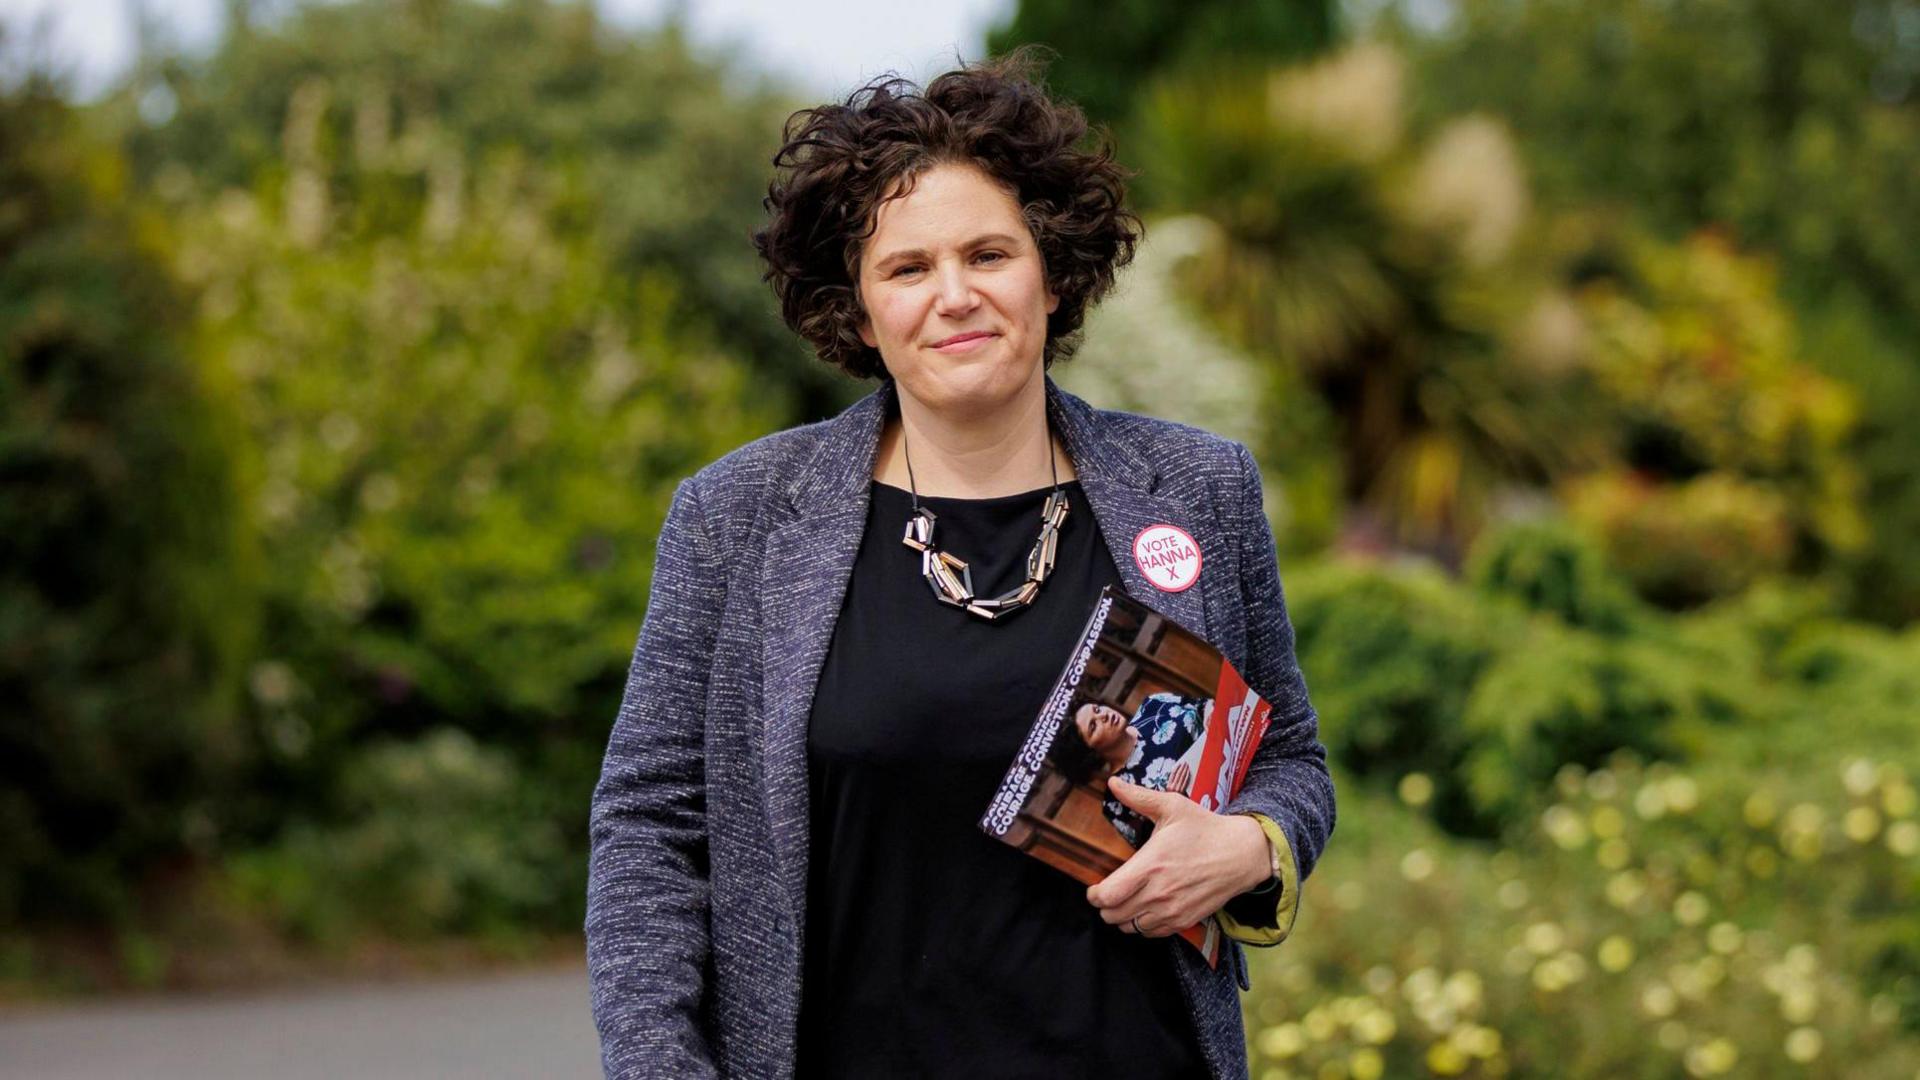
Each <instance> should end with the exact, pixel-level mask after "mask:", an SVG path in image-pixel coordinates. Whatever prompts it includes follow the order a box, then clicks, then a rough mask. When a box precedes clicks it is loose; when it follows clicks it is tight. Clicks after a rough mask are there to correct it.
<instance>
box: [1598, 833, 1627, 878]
mask: <svg viewBox="0 0 1920 1080" xmlns="http://www.w3.org/2000/svg"><path fill="white" fill-rule="evenodd" d="M1632 860H1633V849H1632V848H1630V847H1628V846H1627V842H1626V841H1625V840H1622V839H1620V838H1619V837H1617V836H1615V837H1612V838H1610V839H1607V840H1603V841H1601V843H1600V847H1599V849H1598V850H1597V851H1595V852H1594V861H1595V862H1598V863H1599V864H1600V867H1601V869H1604V870H1618V869H1620V868H1621V867H1624V866H1626V865H1627V863H1629V862H1631V861H1632Z"/></svg>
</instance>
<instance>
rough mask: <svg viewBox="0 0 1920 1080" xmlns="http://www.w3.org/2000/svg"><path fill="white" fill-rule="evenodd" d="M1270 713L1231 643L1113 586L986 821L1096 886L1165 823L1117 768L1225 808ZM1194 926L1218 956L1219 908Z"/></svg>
mask: <svg viewBox="0 0 1920 1080" xmlns="http://www.w3.org/2000/svg"><path fill="white" fill-rule="evenodd" d="M1269 713H1270V706H1269V705H1268V703H1267V702H1265V701H1263V700H1261V698H1260V697H1259V696H1258V695H1257V694H1255V693H1253V691H1252V690H1250V689H1249V688H1248V687H1247V684H1246V682H1245V681H1244V680H1243V679H1242V678H1241V677H1240V673H1239V672H1238V671H1236V670H1234V667H1233V665H1232V664H1230V663H1228V662H1227V661H1226V659H1225V658H1224V657H1223V656H1221V654H1220V652H1219V650H1217V649H1215V648H1214V647H1213V646H1212V645H1210V644H1208V643H1207V642H1206V641H1205V640H1204V639H1202V638H1201V637H1199V636H1198V635H1196V634H1194V633H1192V632H1191V631H1189V630H1187V629H1186V628H1185V627H1182V626H1180V625H1179V624H1178V623H1175V622H1174V621H1173V620H1171V619H1168V618H1167V617H1166V616H1164V615H1162V614H1160V613H1159V612H1157V611H1154V610H1153V609H1152V608H1149V607H1147V606H1146V605H1144V604H1141V603H1140V602H1138V601H1136V600H1134V599H1133V598H1132V597H1130V596H1128V595H1127V594H1126V593H1125V592H1122V591H1120V590H1118V589H1115V588H1113V587H1108V588H1107V589H1106V590H1105V591H1103V592H1102V594H1101V596H1100V598H1099V600H1098V602H1097V603H1096V604H1095V605H1094V610H1093V613H1092V615H1091V616H1090V617H1089V618H1088V621H1087V628H1086V631H1085V632H1084V633H1083V634H1082V635H1081V637H1080V639H1079V641H1078V643H1077V644H1076V646H1075V649H1074V652H1073V654H1072V655H1071V656H1069V657H1068V658H1067V660H1066V665H1065V669H1064V670H1063V671H1062V673H1061V676H1060V679H1059V681H1058V682H1057V683H1056V684H1055V686H1054V689H1053V692H1052V693H1051V694H1049V695H1048V697H1047V700H1046V702H1044V703H1043V704H1042V706H1041V709H1040V715H1039V717H1038V718H1037V719H1036V720H1035V722H1034V726H1033V728H1032V730H1031V731H1030V732H1029V733H1028V737H1027V740H1026V742H1025V744H1024V745H1023V747H1022V749H1021V752H1020V754H1019V755H1018V756H1017V757H1016V758H1015V760H1014V762H1013V765H1012V767H1011V768H1010V769H1009V770H1008V771H1007V776H1006V779H1005V780H1004V781H1002V783H1001V785H1000V788H999V790H998V792H996V794H995V796H994V799H993V801H992V803H991V804H990V805H989V807H988V810H987V813H986V815H985V817H983V818H982V819H981V822H980V827H981V828H982V829H984V830H985V831H986V832H987V833H988V834H990V835H992V836H996V837H999V838H1000V839H1001V840H1003V841H1005V842H1006V843H1008V844H1011V845H1013V846H1014V847H1016V848H1019V849H1020V850H1022V851H1025V852H1027V853H1028V854H1030V855H1033V856H1034V857H1035V858H1038V859H1040V860H1041V861H1043V862H1045V863H1047V864H1048V865H1051V866H1054V867H1056V868H1058V869H1060V870H1062V871H1064V872H1065V873H1067V874H1069V875H1071V876H1072V877H1073V878H1075V879H1076V880H1078V881H1081V882H1084V883H1086V884H1089V885H1091V884H1094V883H1096V882H1098V881H1100V880H1102V879H1104V878H1105V877H1106V876H1107V875H1108V874H1111V873H1112V872H1113V871H1114V870H1116V869H1118V868H1119V866H1120V864H1121V863H1123V862H1125V861H1126V860H1127V858H1128V857H1129V856H1130V855H1132V854H1133V852H1134V851H1135V850H1137V849H1138V848H1139V847H1140V846H1141V845H1142V844H1144V843H1146V841H1147V838H1148V836H1150V835H1151V833H1152V828H1153V823H1152V822H1151V821H1149V820H1147V819H1146V818H1145V817H1143V816H1142V815H1140V814H1139V813H1137V812H1135V811H1134V810H1132V809H1130V808H1129V807H1127V806H1126V805H1125V804H1123V803H1121V802H1120V801H1119V800H1118V799H1116V798H1114V797H1113V795H1112V794H1111V792H1110V790H1109V789H1108V786H1107V779H1108V778H1109V777H1111V776H1115V775H1118V776H1121V777H1123V778H1125V779H1127V780H1130V781H1132V782H1134V783H1137V784H1140V785H1142V786H1145V787H1148V788H1152V789H1154V790H1157V791H1171V792H1175V793H1178V794H1181V795H1185V796H1186V797H1188V798H1190V799H1192V800H1193V801H1194V802H1196V803H1199V804H1200V805H1201V806H1203V807H1205V808H1206V809H1208V810H1213V811H1215V812H1218V811H1219V810H1220V809H1221V808H1222V807H1223V806H1225V805H1226V804H1227V802H1228V801H1229V800H1230V799H1232V797H1233V795H1234V793H1235V792H1237V791H1238V790H1239V788H1240V784H1241V782H1242V781H1243V780H1244V779H1245V776H1246V768H1247V763H1248V761H1249V759H1250V757H1251V755H1252V751H1253V748H1254V747H1255V746H1257V745H1259V741H1260V736H1261V734H1262V733H1263V732H1264V731H1265V730H1266V726H1267V721H1268V717H1269ZM1181 936H1182V937H1185V938H1186V939H1187V940H1188V941H1189V942H1191V943H1193V945H1194V947H1195V948H1197V949H1199V950H1200V952H1201V953H1202V954H1203V955H1204V956H1206V958H1207V962H1208V963H1209V964H1212V963H1215V962H1216V961H1217V959H1218V954H1219V928H1218V926H1217V925H1216V924H1215V923H1214V922H1213V920H1211V919H1209V920H1207V921H1206V922H1204V923H1203V924H1201V925H1198V926H1194V927H1189V928H1188V929H1187V930H1186V931H1184V932H1183V933H1182V935H1181Z"/></svg>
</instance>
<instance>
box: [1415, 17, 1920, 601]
mask: <svg viewBox="0 0 1920 1080" xmlns="http://www.w3.org/2000/svg"><path fill="white" fill-rule="evenodd" d="M1453 9H1454V16H1453V18H1452V19H1451V21H1450V22H1449V23H1448V25H1447V26H1446V27H1445V28H1444V29H1443V30H1441V31H1439V32H1427V31H1417V32H1416V31H1415V30H1412V29H1410V25H1409V23H1410V21H1409V20H1407V19H1406V18H1405V17H1404V13H1403V5H1401V4H1399V3H1390V4H1388V5H1387V6H1386V18H1385V19H1384V20H1383V21H1382V22H1381V23H1380V24H1379V25H1380V28H1382V29H1383V30H1386V31H1387V32H1389V33H1391V34H1392V36H1394V37H1396V38H1398V39H1400V40H1404V41H1406V42H1407V43H1408V45H1409V47H1410V49H1411V52H1412V55H1413V57H1414V59H1415V62H1416V64H1417V66H1418V69H1419V71H1420V72H1421V75H1420V78H1421V85H1422V86H1423V88H1424V89H1425V90H1426V94H1425V95H1424V99H1423V100H1424V106H1425V109H1426V110H1427V111H1426V113H1425V119H1426V120H1428V121H1429V122H1431V121H1433V120H1437V119H1438V118H1441V117H1446V116H1452V115H1455V114H1456V113H1458V112H1460V111H1462V110H1481V109H1484V110H1489V111H1491V112H1494V113H1496V114H1498V115H1500V116H1502V117H1503V118H1505V119H1506V121H1507V122H1508V123H1510V124H1511V125H1512V126H1513V128H1514V130H1515V131H1516V132H1517V133H1518V135H1519V136H1520V146H1521V147H1522V149H1523V150H1524V152H1525V154H1526V161H1527V166H1528V168H1529V170H1530V171H1531V172H1532V173H1533V174H1534V175H1535V177H1536V178H1537V180H1538V188H1539V191H1540V193H1541V198H1542V200H1543V202H1544V203H1545V204H1546V205H1548V206H1549V207H1552V208H1556V209H1565V208H1571V207H1579V206H1590V205H1601V204H1604V205H1610V206H1613V207H1618V208H1620V209H1622V210H1624V211H1626V212H1628V213H1630V214H1631V215H1633V216H1635V217H1638V218H1640V219H1642V220H1644V221H1646V222H1647V223H1649V224H1650V225H1651V226H1653V227H1654V228H1655V229H1656V230H1657V231H1659V232H1662V233H1664V234H1665V235H1668V236H1669V237H1677V236H1679V235H1681V234H1684V233H1686V232H1689V231H1691V230H1694V229H1697V228H1701V227H1705V226H1715V227H1721V228H1725V229H1727V230H1728V231H1729V233H1730V236H1731V237H1732V239H1733V241H1734V242H1735V243H1736V244H1737V245H1738V246H1739V247H1740V248H1741V249H1743V250H1749V251H1773V252H1777V253H1778V254H1779V257H1780V272H1781V283H1782V289H1783V291H1784V294H1785V295H1786V297H1787V298H1788V300H1789V301H1790V302H1791V303H1792V304H1793V305H1794V307H1795V308H1796V309H1797V310H1798V312H1799V315H1800V321H1801V323H1802V325H1803V326H1804V327H1805V330H1806V334H1807V338H1808V341H1809V346H1810V347H1809V353H1808V355H1809V357H1810V358H1811V360H1812V362H1813V363H1815V364H1816V365H1818V366H1819V367H1820V368H1821V369H1822V370H1823V371H1826V372H1828V373H1829V374H1833V375H1837V376H1839V377H1841V378H1844V379H1845V380H1847V381H1848V382H1850V383H1852V384H1853V385H1854V386H1855V387H1857V388H1858V389H1859V391H1860V396H1861V400H1862V403H1863V405H1864V409H1863V411H1862V414H1861V418H1860V423H1859V424H1858V426H1857V427H1856V429H1855V431H1854V434H1853V436H1852V439H1853V442H1854V444H1855V447H1856V451H1857V455H1858V459H1859V461H1860V463H1861V467H1862V469H1863V472H1864V476H1863V484H1862V486H1863V490H1864V491H1865V493H1866V495H1867V506H1866V513H1867V516H1868V521H1869V525H1870V528H1871V532H1872V534H1873V539H1872V543H1871V546H1870V547H1869V548H1868V549H1866V550H1864V551H1863V552H1861V553H1860V554H1859V555H1858V556H1857V557H1856V558H1855V559H1854V560H1853V569H1852V575H1853V580H1854V588H1853V590H1852V592H1853V601H1852V602H1853V609H1854V610H1856V611H1858V612H1861V613H1863V614H1867V615H1871V616H1872V617H1874V618H1877V619H1881V620H1884V621H1887V622H1901V621H1905V620H1909V619H1914V618H1920V550H1916V549H1915V547H1914V545H1913V544H1912V542H1911V538H1912V537H1913V536H1915V535H1920V471H1916V470H1914V469H1913V467H1912V463H1913V462H1914V461H1915V460H1920V427H1916V426H1915V425H1913V424H1912V423H1911V422H1910V417H1911V414H1912V412H1913V410H1914V408H1915V407H1916V405H1920V363H1916V362H1915V356H1916V355H1917V354H1916V352H1915V349H1914V345H1913V343H1914V342H1915V341H1916V340H1920V317H1916V314H1915V313H1916V312H1920V245H1916V244H1914V243H1913V242H1912V240H1911V238H1912V237H1913V236H1914V235H1915V234H1916V233H1920V184H1916V183H1915V182H1914V177H1915V176H1916V175H1920V34H1916V33H1915V32H1914V27H1915V25H1916V24H1917V22H1920V7H1916V5H1915V4H1914V3H1913V2H1912V0H1847V2H1844V3H1840V4H1805V3H1798V2H1796V0H1731V2H1726V3H1715V4H1675V3H1666V2H1664V0H1540V2H1534V3H1525V4H1515V3H1507V2H1504V0H1463V2H1461V3H1459V4H1456V5H1453Z"/></svg>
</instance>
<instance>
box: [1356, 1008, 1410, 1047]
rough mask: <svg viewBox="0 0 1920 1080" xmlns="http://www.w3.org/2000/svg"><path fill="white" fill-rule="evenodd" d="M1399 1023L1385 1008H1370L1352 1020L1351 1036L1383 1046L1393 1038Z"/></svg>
mask: <svg viewBox="0 0 1920 1080" xmlns="http://www.w3.org/2000/svg"><path fill="white" fill-rule="evenodd" d="M1398 1028H1399V1025H1398V1024H1396V1023H1394V1020H1393V1014H1392V1013H1390V1012H1388V1011H1387V1010H1385V1009H1372V1010H1369V1011H1368V1012H1367V1013H1366V1014H1365V1015H1363V1016H1361V1017H1360V1018H1359V1019H1358V1020H1355V1021H1354V1022H1353V1037H1354V1038H1356V1039H1359V1040H1360V1041H1361V1042H1364V1043H1371V1044H1373V1045H1374V1046H1383V1045H1385V1044H1386V1043H1387V1041H1388V1040H1390V1039H1392V1038H1393V1033H1394V1032H1395V1031H1396V1030H1398Z"/></svg>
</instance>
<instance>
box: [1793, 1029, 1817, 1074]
mask: <svg viewBox="0 0 1920 1080" xmlns="http://www.w3.org/2000/svg"><path fill="white" fill-rule="evenodd" d="M1822 1042H1823V1040H1822V1039H1821V1038H1820V1033H1819V1032H1818V1031H1815V1030H1814V1029H1813V1028H1810V1027H1797V1028H1794V1029H1793V1030H1792V1031H1789V1032H1787V1043H1786V1046H1785V1050H1786V1052H1787V1060H1789V1061H1793V1062H1797V1063H1798V1064H1801V1065H1805V1064H1807V1063H1808V1062H1810V1061H1812V1060H1813V1059H1814V1058H1817V1057H1819V1056H1820V1049H1821V1043H1822Z"/></svg>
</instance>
